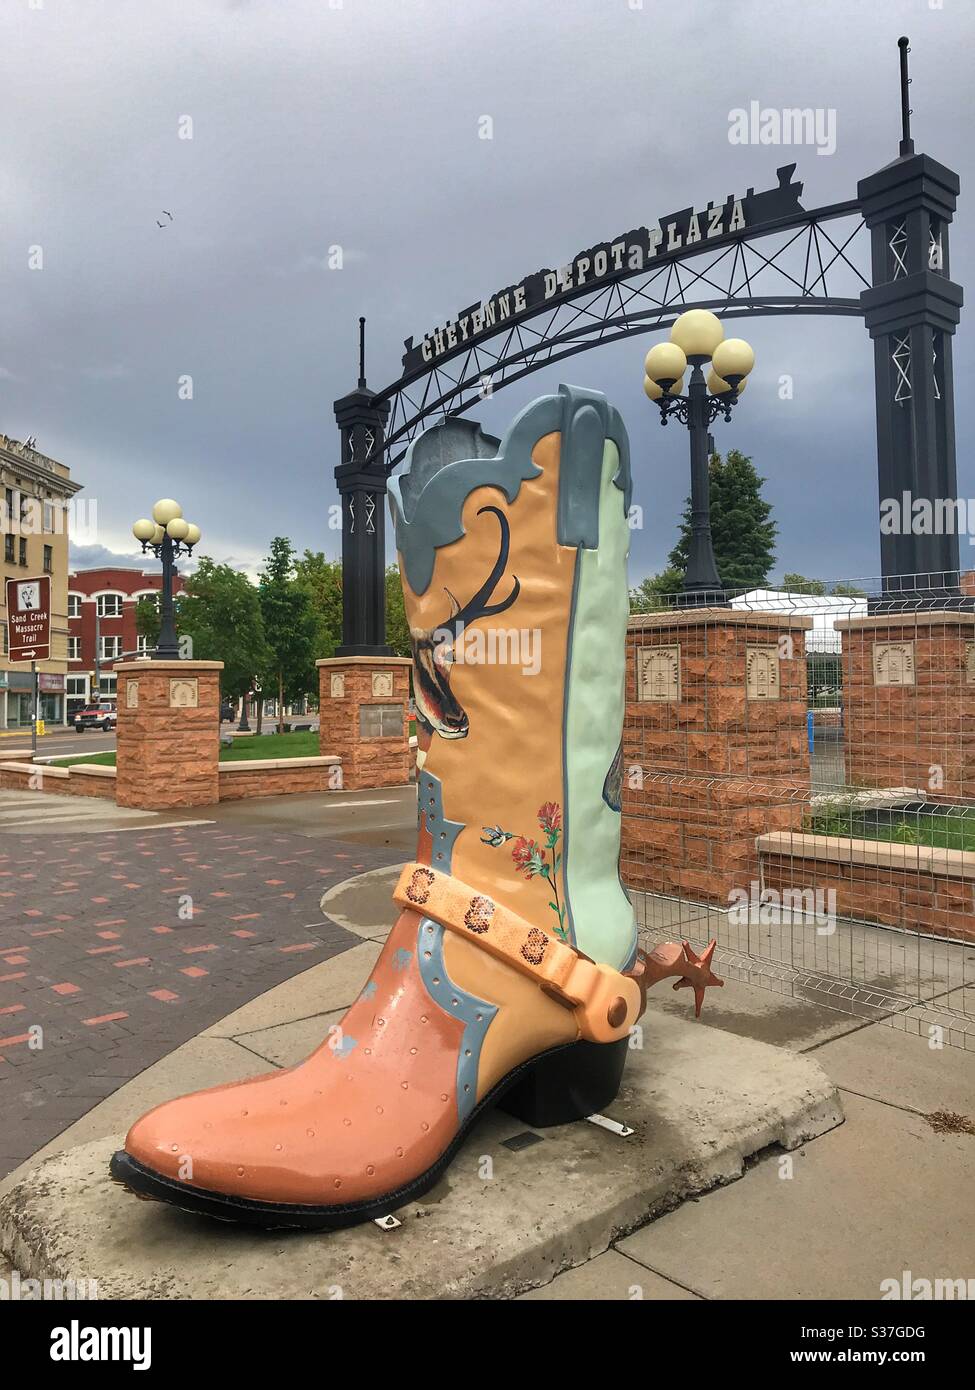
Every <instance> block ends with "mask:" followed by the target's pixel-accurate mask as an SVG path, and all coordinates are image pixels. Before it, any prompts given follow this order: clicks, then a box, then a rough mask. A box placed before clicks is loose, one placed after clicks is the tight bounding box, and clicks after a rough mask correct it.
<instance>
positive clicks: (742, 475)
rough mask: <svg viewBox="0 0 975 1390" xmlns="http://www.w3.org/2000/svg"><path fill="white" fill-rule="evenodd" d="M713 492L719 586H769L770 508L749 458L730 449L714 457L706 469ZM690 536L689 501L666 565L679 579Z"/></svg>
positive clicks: (771, 550) (772, 543)
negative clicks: (679, 531) (676, 572)
mask: <svg viewBox="0 0 975 1390" xmlns="http://www.w3.org/2000/svg"><path fill="white" fill-rule="evenodd" d="M708 478H709V484H710V490H711V539H712V544H713V546H714V558H715V561H716V563H717V566H718V574H719V575H720V576H721V583H722V585H723V587H724V588H725V589H727V590H729V591H734V590H738V589H761V588H764V587H766V586H767V584H768V577H769V574H770V573H771V570H772V565H773V562H774V560H775V535H776V532H777V530H778V527H777V526H776V524H775V522H774V521H772V520H771V516H772V507H771V505H770V503H768V502H766V501H765V499H764V497H763V496H762V484H763V483H764V482H765V479H764V478H760V477H759V476H758V473H757V472H756V471H755V468H754V466H753V464H752V461H751V459H750V458H748V457H746V455H744V454H741V453H739V452H738V450H737V449H731V450H730V451H729V452H728V455H727V457H726V458H724V459H722V457H721V455H720V454H712V455H711V458H710V461H709V464H708ZM690 534H691V502H690V498H688V500H687V503H686V504H685V507H684V515H683V520H682V522H681V536H680V540H679V541H678V542H677V544H676V545H675V546H674V549H673V550H672V551H671V552H670V556H669V560H670V564H671V565H672V566H673V567H674V568H675V569H677V570H679V571H680V572H681V574H683V573H684V572H685V571H686V569H687V556H688V545H689V541H690Z"/></svg>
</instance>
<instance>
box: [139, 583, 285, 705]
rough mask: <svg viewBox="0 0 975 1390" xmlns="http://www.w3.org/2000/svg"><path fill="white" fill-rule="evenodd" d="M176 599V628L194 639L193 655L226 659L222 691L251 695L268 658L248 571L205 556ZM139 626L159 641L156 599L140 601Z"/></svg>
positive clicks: (257, 603) (143, 631)
mask: <svg viewBox="0 0 975 1390" xmlns="http://www.w3.org/2000/svg"><path fill="white" fill-rule="evenodd" d="M175 603H176V629H177V631H178V633H179V635H180V637H181V638H183V637H187V638H189V639H190V642H191V644H192V645H191V650H192V654H193V657H194V659H195V660H197V661H222V662H223V670H222V671H221V673H220V688H221V690H222V691H223V693H224V694H225V695H229V696H231V697H233V698H235V699H239V698H240V697H241V696H243V695H246V694H247V692H248V691H249V690H250V689H251V688H252V686H253V683H254V678H255V676H256V675H257V674H258V672H259V671H262V670H264V669H265V668H266V666H267V661H268V652H267V645H266V643H265V640H264V625H263V622H262V619H261V608H260V603H259V601H258V594H257V590H256V589H255V587H254V585H253V584H252V583H251V581H250V580H249V579H248V578H247V576H246V574H241V573H240V571H239V570H235V569H232V568H231V567H230V565H217V564H215V563H214V562H213V560H211V559H210V557H209V556H208V555H204V556H201V558H200V561H199V564H198V565H197V567H196V570H195V572H194V573H193V574H191V575H190V576H189V578H188V579H187V581H186V586H185V588H184V590H183V591H182V593H179V594H177V595H176V600H175ZM136 626H137V628H138V631H139V632H140V633H141V634H142V635H143V636H144V637H148V638H149V641H150V644H152V643H154V642H156V641H157V640H158V637H159V613H158V612H157V610H156V606H155V603H154V602H153V601H152V600H151V599H145V600H141V601H140V602H139V604H138V607H137V608H136Z"/></svg>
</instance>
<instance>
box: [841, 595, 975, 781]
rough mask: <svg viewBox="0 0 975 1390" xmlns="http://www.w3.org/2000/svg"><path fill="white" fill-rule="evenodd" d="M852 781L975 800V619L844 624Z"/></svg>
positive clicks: (895, 618) (890, 617)
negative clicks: (974, 798) (914, 789)
mask: <svg viewBox="0 0 975 1390" xmlns="http://www.w3.org/2000/svg"><path fill="white" fill-rule="evenodd" d="M836 626H837V628H838V629H839V630H840V631H841V632H842V634H843V706H844V724H845V730H846V738H845V748H846V777H847V781H848V782H849V783H850V784H851V785H852V786H855V787H912V788H916V789H918V790H920V791H923V792H925V793H926V794H927V795H928V797H929V799H930V800H932V801H938V800H946V799H949V800H957V799H959V798H969V797H975V613H972V612H918V613H909V614H878V615H871V616H869V617H863V618H852V619H844V620H841V621H839V622H837V624H836Z"/></svg>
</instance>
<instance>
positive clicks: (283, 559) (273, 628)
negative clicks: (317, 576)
mask: <svg viewBox="0 0 975 1390" xmlns="http://www.w3.org/2000/svg"><path fill="white" fill-rule="evenodd" d="M257 596H258V601H259V604H260V610H261V617H262V619H263V622H264V638H265V643H266V646H267V652H268V659H267V662H266V664H265V666H264V670H263V677H264V680H263V682H262V683H264V684H265V685H267V684H270V685H271V686H272V688H273V689H274V690H275V692H276V694H277V700H278V730H279V732H283V730H284V706H285V703H286V702H288V701H291V700H295V699H297V698H298V697H299V696H302V695H307V694H308V692H309V691H310V690H313V689H315V688H316V684H317V682H316V679H315V638H316V635H317V622H316V618H315V614H314V612H313V610H312V604H311V599H310V598H309V595H308V591H307V589H306V588H305V587H304V586H303V585H301V584H299V583H298V582H297V580H296V578H295V552H294V548H293V547H292V544H291V542H290V541H289V540H288V539H287V538H286V537H285V536H275V537H274V539H273V540H272V541H271V552H270V554H269V555H268V557H267V559H266V560H265V562H264V568H263V570H262V571H261V575H260V583H259V584H258V588H257ZM262 704H263V702H262Z"/></svg>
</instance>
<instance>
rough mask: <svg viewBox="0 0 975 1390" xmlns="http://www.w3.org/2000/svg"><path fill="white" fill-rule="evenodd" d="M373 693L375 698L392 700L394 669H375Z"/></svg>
mask: <svg viewBox="0 0 975 1390" xmlns="http://www.w3.org/2000/svg"><path fill="white" fill-rule="evenodd" d="M372 693H373V698H374V699H377V700H391V699H392V698H393V673H392V671H373V673H372Z"/></svg>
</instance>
